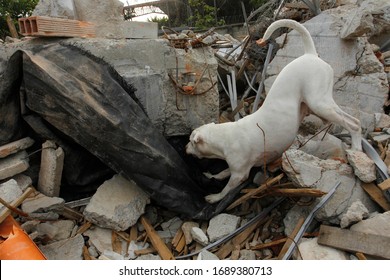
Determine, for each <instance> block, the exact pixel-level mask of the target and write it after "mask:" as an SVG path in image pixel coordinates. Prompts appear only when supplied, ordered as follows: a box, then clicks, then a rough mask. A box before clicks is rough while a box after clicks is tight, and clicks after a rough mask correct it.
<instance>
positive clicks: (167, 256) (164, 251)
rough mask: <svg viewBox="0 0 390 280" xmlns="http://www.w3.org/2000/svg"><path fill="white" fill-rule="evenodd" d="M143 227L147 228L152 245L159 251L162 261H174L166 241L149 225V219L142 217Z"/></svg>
mask: <svg viewBox="0 0 390 280" xmlns="http://www.w3.org/2000/svg"><path fill="white" fill-rule="evenodd" d="M140 221H141V223H142V225H143V226H144V228H145V231H146V234H147V236H148V238H149V240H150V242H151V243H152V245H153V247H154V248H155V249H156V250H157V252H158V254H159V255H160V257H161V259H163V260H174V259H175V257H174V256H173V254H172V252H171V251H170V250H169V249H168V247H167V245H165V243H164V241H163V240H162V239H161V237H160V236H159V235H158V234H157V232H156V231H155V229H154V228H153V226H152V225H151V224H150V223H149V221H148V219H147V218H145V217H144V216H142V217H141V218H140Z"/></svg>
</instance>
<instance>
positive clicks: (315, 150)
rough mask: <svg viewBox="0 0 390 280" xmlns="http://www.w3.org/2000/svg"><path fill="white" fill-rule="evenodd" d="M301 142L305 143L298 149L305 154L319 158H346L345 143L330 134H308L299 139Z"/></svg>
mask: <svg viewBox="0 0 390 280" xmlns="http://www.w3.org/2000/svg"><path fill="white" fill-rule="evenodd" d="M300 142H301V143H305V144H304V145H303V146H302V147H301V148H300V150H302V151H304V152H305V153H307V154H310V155H313V156H316V157H318V158H320V159H335V158H337V159H343V160H347V155H346V152H345V148H346V147H345V144H344V143H343V142H342V141H341V140H340V139H339V138H337V137H335V136H333V135H332V134H329V133H327V134H325V135H324V133H320V134H318V135H316V136H314V137H313V135H309V136H307V137H305V138H303V139H300Z"/></svg>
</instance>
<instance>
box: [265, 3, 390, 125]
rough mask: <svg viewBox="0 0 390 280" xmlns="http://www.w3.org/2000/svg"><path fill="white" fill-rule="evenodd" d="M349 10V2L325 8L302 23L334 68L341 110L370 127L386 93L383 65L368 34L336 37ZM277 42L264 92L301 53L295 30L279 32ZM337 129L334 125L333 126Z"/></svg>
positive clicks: (335, 92) (336, 97) (335, 89)
mask: <svg viewBox="0 0 390 280" xmlns="http://www.w3.org/2000/svg"><path fill="white" fill-rule="evenodd" d="M372 2H375V1H372ZM350 12H351V7H350V6H349V5H347V6H341V7H338V8H336V9H330V10H326V11H323V12H322V13H321V14H319V15H318V16H316V17H314V18H312V19H310V20H308V21H307V22H305V23H304V26H305V27H306V28H307V29H308V31H309V32H310V34H311V36H312V38H313V40H314V44H315V46H316V49H317V52H318V54H319V56H320V57H321V58H322V59H323V60H324V61H326V62H327V63H329V64H330V65H331V66H332V68H333V70H334V99H335V101H336V103H337V104H338V105H339V106H340V107H341V108H342V109H343V110H344V111H346V112H347V113H349V114H352V115H354V116H355V117H357V118H358V119H360V120H361V123H362V127H363V130H369V131H372V129H373V127H374V126H373V124H374V115H373V114H374V113H378V112H383V105H384V102H385V101H386V99H387V94H388V81H387V77H386V73H385V72H384V68H383V65H382V64H381V63H380V61H379V60H378V59H377V58H376V56H375V54H374V52H373V49H372V46H371V44H370V43H369V42H368V38H366V37H359V38H357V39H355V40H343V39H341V38H340V36H339V33H340V30H341V29H342V28H343V26H344V19H345V18H347V17H348V16H349V14H350ZM286 36H287V38H286ZM277 42H278V43H279V44H280V45H282V42H283V43H284V42H285V44H284V45H283V48H281V49H279V51H278V52H277V55H276V56H275V58H274V59H273V60H272V62H271V63H270V65H269V69H268V70H267V74H268V75H269V78H268V79H267V80H266V81H265V88H266V92H268V90H269V88H270V87H271V85H272V83H273V81H274V80H275V78H276V75H278V74H279V73H280V71H281V70H282V69H283V68H284V67H285V66H286V65H287V64H288V63H289V62H291V61H292V60H294V59H295V58H297V57H298V56H301V55H302V54H303V42H302V38H301V36H300V35H299V34H298V33H297V32H296V31H292V32H290V33H288V35H282V36H281V37H280V38H278V39H277ZM286 94H288V92H286ZM340 129H341V128H340V127H336V128H335V129H334V130H335V131H338V130H340Z"/></svg>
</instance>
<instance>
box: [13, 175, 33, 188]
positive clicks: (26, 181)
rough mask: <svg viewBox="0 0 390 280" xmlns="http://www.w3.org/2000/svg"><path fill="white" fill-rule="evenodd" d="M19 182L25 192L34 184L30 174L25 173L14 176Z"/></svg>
mask: <svg viewBox="0 0 390 280" xmlns="http://www.w3.org/2000/svg"><path fill="white" fill-rule="evenodd" d="M12 179H14V180H15V181H16V182H17V183H18V186H19V187H20V189H21V190H22V191H23V192H24V191H25V190H26V189H27V188H28V187H30V186H31V185H32V180H31V178H30V177H29V176H26V175H24V174H17V175H15V176H13V177H12Z"/></svg>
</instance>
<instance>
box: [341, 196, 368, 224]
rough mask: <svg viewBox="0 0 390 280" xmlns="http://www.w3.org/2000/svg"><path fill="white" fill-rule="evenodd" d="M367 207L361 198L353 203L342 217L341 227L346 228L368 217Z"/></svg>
mask: <svg viewBox="0 0 390 280" xmlns="http://www.w3.org/2000/svg"><path fill="white" fill-rule="evenodd" d="M368 214H369V213H368V210H367V208H366V207H365V206H364V205H363V203H361V202H360V201H359V200H357V201H355V202H354V203H352V205H351V206H350V207H349V208H348V211H347V212H346V213H345V214H344V215H343V216H342V217H341V221H340V227H341V228H346V227H349V226H350V225H351V224H355V223H357V222H360V221H362V220H363V219H364V218H367V217H368Z"/></svg>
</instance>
